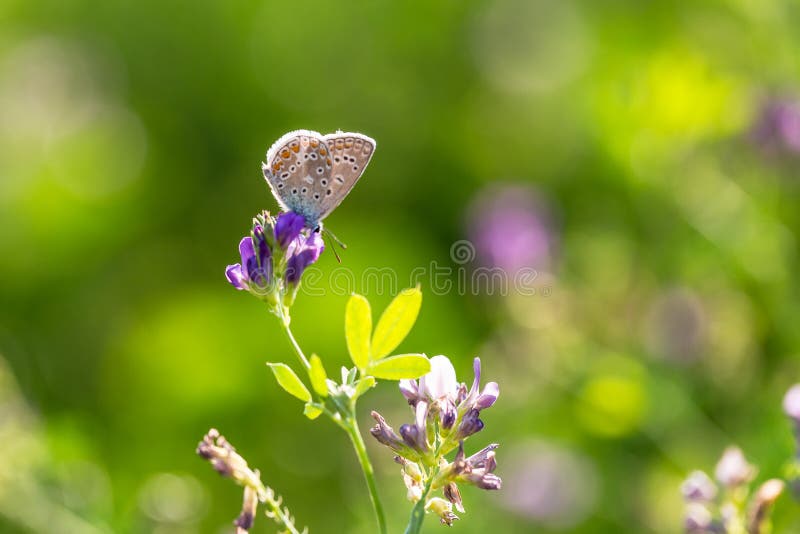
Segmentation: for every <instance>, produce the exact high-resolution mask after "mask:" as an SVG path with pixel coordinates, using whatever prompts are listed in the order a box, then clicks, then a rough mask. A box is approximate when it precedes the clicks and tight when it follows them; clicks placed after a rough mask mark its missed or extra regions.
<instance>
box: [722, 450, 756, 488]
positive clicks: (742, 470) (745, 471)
mask: <svg viewBox="0 0 800 534" xmlns="http://www.w3.org/2000/svg"><path fill="white" fill-rule="evenodd" d="M715 475H716V477H717V480H718V481H719V482H720V484H722V485H723V486H725V487H727V488H735V487H738V486H742V485H744V484H747V483H748V482H750V481H751V480H752V479H753V477H754V476H755V468H754V467H753V466H752V465H750V464H749V463H747V460H746V459H745V457H744V453H742V450H741V449H740V448H739V447H728V448H727V449H725V452H724V453H723V454H722V458H720V460H719V463H717V468H716V471H715Z"/></svg>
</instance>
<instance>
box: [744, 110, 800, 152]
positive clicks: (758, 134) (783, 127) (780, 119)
mask: <svg viewBox="0 0 800 534" xmlns="http://www.w3.org/2000/svg"><path fill="white" fill-rule="evenodd" d="M752 137H753V139H754V140H755V142H756V143H757V144H758V145H760V146H761V147H762V148H764V149H766V150H768V151H770V152H782V151H786V152H791V153H795V154H797V153H800V102H797V101H795V100H789V99H771V100H768V101H767V102H765V103H764V104H763V105H762V107H761V110H760V112H759V115H758V118H757V119H756V122H755V124H754V126H753V131H752Z"/></svg>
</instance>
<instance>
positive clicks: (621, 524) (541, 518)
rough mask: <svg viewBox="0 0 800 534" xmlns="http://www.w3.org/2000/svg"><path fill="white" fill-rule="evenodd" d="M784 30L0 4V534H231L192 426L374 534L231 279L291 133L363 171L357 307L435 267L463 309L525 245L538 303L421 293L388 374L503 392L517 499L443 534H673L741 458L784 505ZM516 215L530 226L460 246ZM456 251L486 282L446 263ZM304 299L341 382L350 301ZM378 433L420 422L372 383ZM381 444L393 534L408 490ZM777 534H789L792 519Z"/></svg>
mask: <svg viewBox="0 0 800 534" xmlns="http://www.w3.org/2000/svg"><path fill="white" fill-rule="evenodd" d="M798 28H800V4H799V3H798V2H796V1H778V0H716V1H715V0H709V1H704V2H678V1H649V2H642V1H641V0H635V1H634V0H612V1H608V2H591V1H589V0H552V1H546V0H497V1H487V0H483V1H473V0H458V1H456V0H443V1H430V0H406V1H388V0H374V1H361V0H355V1H353V2H347V3H339V4H336V3H331V2H323V1H319V0H307V1H299V2H271V1H262V0H254V1H228V2H212V1H204V0H199V1H195V2H152V1H139V2H124V1H117V0H109V1H106V2H89V1H82V0H69V1H47V0H45V1H38V2H28V1H23V0H4V1H3V2H2V3H0V303H1V305H0V363H2V365H0V454H1V455H2V461H0V531H2V532H80V533H84V532H86V533H91V532H158V533H193V532H230V531H231V530H232V526H231V521H232V520H233V518H234V517H235V516H236V514H237V513H238V510H239V507H240V499H241V492H240V491H239V490H238V489H237V488H235V487H234V486H233V485H232V484H231V483H230V482H229V481H227V480H221V479H219V477H218V476H217V475H216V474H215V473H214V472H213V471H212V470H211V469H210V468H209V466H208V465H206V463H204V462H203V461H201V460H200V459H199V458H198V457H197V456H196V455H195V454H194V447H195V445H196V443H197V441H198V440H199V439H200V438H201V437H202V435H203V433H204V432H205V431H206V430H207V429H208V428H209V427H212V426H214V427H217V428H219V429H220V431H221V432H222V433H223V434H225V435H226V436H227V437H228V438H229V439H230V440H231V442H232V443H233V444H234V445H236V446H237V448H238V449H239V451H240V452H242V454H243V455H245V457H246V458H247V459H248V460H249V461H250V463H251V465H253V466H256V467H259V468H260V469H261V470H262V473H263V475H264V480H265V481H266V482H267V483H268V484H270V485H272V486H273V487H275V488H276V489H277V490H278V491H279V492H280V493H281V494H282V495H283V496H284V498H285V500H286V502H287V504H289V505H290V507H291V508H292V511H293V512H294V513H295V515H296V516H297V518H298V522H299V523H300V524H307V525H308V526H309V527H310V529H311V532H312V533H335V532H337V533H338V532H353V533H367V532H372V531H373V530H374V527H373V518H372V515H371V510H370V507H369V503H368V500H367V493H366V489H365V486H364V483H363V480H362V478H361V474H360V472H359V470H358V467H357V464H356V461H355V458H354V455H353V454H352V451H351V450H350V447H349V443H347V440H346V438H345V436H344V434H342V433H341V432H340V431H339V430H338V429H336V428H335V427H334V426H333V425H332V424H330V423H329V422H327V421H324V420H318V421H314V422H311V421H308V420H307V419H306V418H304V417H303V416H302V414H301V410H302V406H301V404H300V403H299V402H297V401H295V400H294V399H291V398H289V397H288V396H287V395H286V394H285V393H284V392H282V391H280V390H279V389H278V387H277V386H276V385H275V383H274V381H273V379H272V378H271V376H270V374H269V372H268V369H267V368H266V367H265V366H264V362H265V361H267V360H272V361H275V360H280V359H284V360H285V361H289V362H293V360H292V356H291V351H290V347H289V346H288V344H287V342H286V341H285V339H284V337H283V336H282V334H281V332H280V330H279V328H278V323H277V321H276V320H275V319H274V318H273V317H271V316H269V315H268V314H267V313H266V311H265V310H264V308H263V306H262V305H261V304H259V302H257V301H256V299H253V298H251V297H249V296H247V295H245V294H242V293H239V292H237V291H234V290H233V289H232V288H231V287H230V286H229V285H228V284H227V282H226V281H225V278H224V276H223V271H224V268H225V266H226V265H227V264H229V263H234V262H235V261H238V259H237V250H236V245H237V243H238V240H239V238H240V237H241V236H242V235H244V233H245V232H247V231H248V228H249V224H250V218H251V217H252V216H253V215H254V214H255V213H257V212H258V211H259V210H261V209H274V208H275V204H274V200H273V199H272V198H271V195H270V194H269V192H268V189H267V187H266V184H265V183H264V181H263V178H262V177H261V172H260V163H261V161H262V159H263V157H264V153H265V151H266V149H267V148H268V146H269V145H270V144H271V143H272V142H273V141H274V140H275V139H277V138H278V137H279V136H280V135H281V134H283V133H284V132H286V131H288V130H292V129H297V128H308V129H312V130H318V131H322V132H330V131H334V130H336V129H338V128H341V129H344V130H349V131H360V132H364V133H366V134H368V135H370V136H372V137H374V138H375V139H376V140H377V141H378V149H377V152H376V155H375V158H374V159H373V161H372V163H371V165H370V167H369V169H368V170H367V172H366V174H365V176H364V178H363V179H362V181H361V182H360V183H359V184H358V186H357V187H356V188H355V189H354V190H353V192H352V194H351V195H350V196H349V197H348V198H347V200H346V201H345V202H344V203H343V204H342V206H340V208H339V209H338V210H337V211H336V212H335V213H334V214H333V215H332V216H331V217H329V219H328V220H327V221H326V222H327V225H328V226H329V227H330V228H331V229H333V230H334V231H335V232H336V234H337V235H338V236H339V237H340V238H342V239H343V240H344V241H345V242H347V244H348V245H349V248H348V249H347V251H345V253H344V255H343V264H342V266H343V267H345V268H347V269H351V270H352V272H353V273H356V275H357V276H358V274H359V273H362V272H363V271H364V270H365V269H368V268H369V267H377V268H384V267H389V268H392V269H394V270H395V272H396V273H397V275H398V280H399V286H400V287H403V286H405V285H408V283H406V281H407V280H409V276H410V273H412V271H414V269H415V268H417V267H425V266H428V265H430V262H431V261H436V262H438V264H439V265H443V266H450V267H452V268H453V271H452V273H451V277H452V280H453V281H454V282H455V281H457V278H458V276H460V275H459V273H460V272H462V271H463V270H464V269H467V270H469V269H472V268H474V266H475V265H478V263H479V262H481V261H483V262H484V264H488V265H498V264H501V265H502V263H501V262H502V261H503V258H504V257H503V256H502V254H503V247H502V246H500V250H499V252H498V251H495V252H496V253H491V254H490V253H487V252H486V248H485V247H489V248H491V247H493V246H495V245H498V243H499V244H500V245H502V244H503V243H505V242H513V239H514V238H515V236H516V235H517V234H519V233H520V232H522V233H524V231H525V229H526V227H529V226H530V225H533V226H535V227H536V228H535V230H536V231H535V232H533V234H534V237H532V238H531V239H533V241H532V242H531V241H525V240H522V241H521V242H520V243H517V244H514V245H510V248H511V250H512V256H513V255H514V254H513V252H514V251H515V250H516V251H517V252H519V250H523V251H528V252H530V253H528V254H522V255H521V256H519V255H517V256H514V257H513V258H511V259H510V260H509V261H510V262H511V264H510V266H508V267H507V268H511V267H512V266H513V267H514V268H516V267H519V266H529V267H533V268H535V269H537V272H538V275H537V277H536V281H535V284H536V288H537V291H536V292H535V294H532V295H531V294H527V295H521V294H518V292H513V291H512V292H510V294H508V295H505V296H503V295H497V294H494V295H488V294H478V295H475V294H471V293H472V292H469V291H467V292H464V291H462V292H459V291H455V290H453V291H449V292H438V293H440V294H434V292H432V291H428V289H429V288H428V287H426V283H425V282H424V281H423V291H424V292H425V298H424V303H423V308H422V313H421V315H420V318H419V321H418V323H417V326H416V327H415V329H414V330H413V331H412V334H411V336H410V337H409V338H408V339H407V340H406V341H405V342H404V344H403V345H402V346H401V349H406V350H408V351H423V352H426V353H428V354H429V355H433V354H439V353H443V354H447V355H448V356H450V358H451V359H452V360H453V361H454V362H455V364H456V366H457V370H458V371H459V374H460V378H461V379H462V380H465V381H470V380H471V359H472V357H474V356H475V355H480V356H481V357H482V359H483V364H484V379H485V380H497V381H498V382H499V383H500V387H501V396H500V399H499V401H498V403H497V405H495V407H494V408H492V409H491V410H489V411H487V412H486V413H485V417H484V420H485V421H486V429H485V430H484V431H483V432H482V433H481V434H479V435H477V436H475V437H474V438H472V439H471V440H470V442H469V445H470V446H471V447H473V448H474V449H477V448H478V447H481V446H482V445H484V444H486V443H489V442H492V441H498V442H500V443H501V444H502V446H501V448H500V449H499V451H498V453H499V454H498V462H499V467H498V474H499V475H500V476H501V477H503V479H504V489H503V490H502V491H500V492H496V493H491V494H488V493H484V492H480V491H478V490H474V489H472V488H466V489H465V490H464V501H465V506H466V508H467V513H466V514H464V515H463V517H462V520H461V521H459V522H458V523H456V526H455V527H453V531H460V532H486V531H487V529H494V530H495V531H496V532H576V533H603V532H608V533H612V532H613V533H616V532H637V533H638V532H657V533H661V532H664V533H667V532H678V531H679V529H680V525H681V514H682V504H681V500H680V496H679V492H678V487H679V484H680V481H681V480H682V478H683V477H684V475H685V474H686V473H687V472H688V471H689V470H691V469H694V468H704V469H712V468H713V465H714V463H715V461H716V459H717V457H718V455H719V454H720V453H721V451H722V449H723V447H725V446H726V445H728V444H731V443H736V444H739V445H741V446H742V447H743V448H744V450H745V452H746V454H747V455H748V458H749V459H750V460H751V461H752V462H754V463H757V464H758V465H759V466H760V468H761V474H760V475H759V478H760V479H763V478H766V477H767V476H768V475H769V474H778V473H780V469H781V466H782V465H783V463H784V462H785V461H786V460H787V458H788V457H789V456H790V455H791V454H792V452H793V447H794V444H793V441H792V437H791V432H790V428H789V425H788V423H787V422H786V421H785V420H784V417H783V416H782V414H781V411H780V400H781V397H782V395H783V393H784V391H785V390H786V388H787V387H788V386H789V385H790V384H791V383H793V382H794V381H797V380H798V379H800V364H798V357H799V356H800V354H798V352H799V351H800V329H798V326H797V325H798V316H799V315H798V312H799V311H800V309H798V308H799V307H800V305H799V303H798V302H799V301H798V290H799V289H800V284H798V283H797V281H796V279H795V278H794V276H795V274H796V272H797V269H798V260H797V257H796V235H797V233H798V231H800V209H798V201H799V200H800V184H798V180H797V178H798V168H799V167H798V156H797V153H798V152H799V151H800V114H798V115H793V113H795V114H796V113H800V112H798V110H797V107H796V104H794V103H793V101H792V98H793V97H794V96H795V93H794V91H795V90H796V89H797V79H796V77H797V73H798V72H800V54H798V51H799V50H800V32H799V31H798ZM770 106H772V107H770ZM776 106H777V107H776ZM770 110H772V111H770ZM776 110H777V111H776ZM793 128H794V129H793ZM501 184H505V185H501ZM509 187H511V188H512V189H508V188H509ZM503 191H505V193H503ZM508 191H511V192H512V194H509V193H508ZM498 199H499V200H498ZM514 199H516V200H514ZM503 202H512V203H515V205H514V206H513V207H512V208H509V209H510V210H511V211H514V210H517V211H520V210H521V211H522V212H527V213H528V215H529V218H528V219H525V217H522V220H523V221H526V220H527V221H529V223H524V222H523V224H522V227H521V228H518V227H515V226H514V225H513V224H512V223H509V225H508V226H507V227H505V228H507V230H506V231H505V232H504V231H503V228H504V224H506V223H504V222H502V218H501V219H500V221H501V222H499V223H497V225H495V226H499V230H497V231H496V232H495V234H491V232H490V235H489V237H486V235H484V236H483V237H480V234H481V231H482V230H483V229H485V228H486V225H487V224H488V223H486V221H489V220H491V217H492V216H493V215H492V214H493V213H494V214H495V215H496V213H497V212H500V213H501V214H502V213H503V212H504V211H505V208H504V207H503ZM492 210H494V211H492ZM530 221H533V222H530ZM537 225H538V226H537ZM528 229H530V228H528ZM476 234H477V235H479V237H474V236H475V235H476ZM461 239H470V240H472V241H474V242H475V245H476V250H475V251H476V254H477V255H478V257H476V258H475V261H474V262H470V263H468V264H463V263H458V262H454V261H453V260H452V259H451V257H450V252H451V245H452V244H453V243H454V242H456V241H457V240H461ZM481 239H483V240H484V241H481ZM487 241H488V245H486V244H485V243H486V242H487ZM481 243H484V245H481ZM482 247H484V248H482ZM506 248H507V249H508V248H509V247H506ZM498 254H499V256H498ZM506 259H508V258H506ZM317 266H318V267H319V268H320V269H321V270H322V272H323V273H330V272H331V271H332V270H333V269H336V268H338V267H339V266H338V265H337V263H336V261H335V259H334V258H333V255H332V254H330V252H328V253H326V254H324V255H323V257H322V259H321V260H320V262H319V264H317ZM326 280H327V278H326ZM325 283H327V282H323V283H322V286H321V287H326V286H325V285H324V284H325ZM354 289H356V290H359V291H361V292H364V293H366V294H367V296H368V297H369V298H370V300H371V301H372V302H373V309H380V308H382V307H383V306H384V305H385V304H386V303H387V302H388V301H389V299H390V297H391V295H390V294H388V292H386V291H378V290H376V289H374V288H364V287H355V288H354ZM324 293H325V294H323V295H321V296H316V295H301V296H300V297H299V299H298V302H297V304H296V306H295V309H294V312H293V317H294V324H295V329H296V334H297V336H298V338H299V339H300V341H301V343H302V344H303V345H304V346H305V348H306V350H307V351H308V352H316V353H318V354H320V355H321V356H322V358H323V361H324V362H325V365H326V367H327V368H328V372H329V374H334V372H335V370H336V369H337V368H338V367H339V366H340V365H343V364H346V363H347V362H348V359H347V356H346V350H345V343H344V336H343V312H344V305H345V302H346V296H345V295H344V294H343V293H342V292H341V291H339V292H334V291H327V292H324ZM528 293H531V292H528ZM370 409H377V410H379V411H381V412H382V413H383V414H384V415H385V416H386V417H387V419H388V420H389V421H390V423H392V424H393V425H395V426H399V424H400V423H402V422H404V421H407V420H409V419H410V413H409V412H408V411H407V408H406V407H405V403H404V401H403V399H402V398H401V397H400V395H399V393H398V392H397V390H396V386H395V385H394V384H391V383H381V384H380V385H379V387H378V388H376V390H374V391H373V392H371V393H370V394H369V395H368V396H366V397H365V398H364V399H362V402H361V410H362V413H361V420H362V422H361V424H362V430H364V431H366V428H368V426H369V424H370V419H369V417H368V412H369V410H370ZM371 441H372V440H370V443H369V446H370V451H371V455H372V459H373V463H374V464H375V466H376V470H377V471H378V482H379V485H380V491H381V493H382V495H383V497H384V501H385V503H386V505H387V506H388V515H389V522H390V525H393V528H392V531H394V532H400V531H401V529H402V528H403V526H404V525H405V521H406V518H407V514H408V512H409V510H410V504H409V503H408V502H406V501H405V489H404V487H403V485H402V481H401V479H400V476H399V473H398V466H397V465H396V464H394V463H393V462H392V459H391V454H390V453H389V452H388V451H386V450H383V449H381V448H379V447H377V446H375V444H374V443H371ZM777 515H778V517H777V519H778V525H777V527H778V528H777V531H778V532H797V531H800V510H798V508H797V506H796V505H795V504H793V503H792V502H791V501H790V500H789V499H788V498H784V499H783V500H782V501H781V503H780V504H779V507H778V514H777ZM443 528H445V527H442V526H440V525H438V524H437V522H436V521H435V520H434V519H433V518H429V520H428V521H427V524H426V526H425V532H440V531H441V529H443ZM273 531H274V528H273V525H272V524H271V523H269V522H268V521H267V520H266V518H264V517H263V516H262V517H260V518H259V519H258V520H257V523H256V527H255V529H254V532H257V533H260V532H273Z"/></svg>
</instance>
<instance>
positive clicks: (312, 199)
mask: <svg viewBox="0 0 800 534" xmlns="http://www.w3.org/2000/svg"><path fill="white" fill-rule="evenodd" d="M374 152H375V140H374V139H372V138H371V137H368V136H366V135H364V134H360V133H349V132H342V131H341V130H339V131H337V132H336V133H332V134H328V135H322V134H320V133H318V132H312V131H309V130H295V131H293V132H289V133H287V134H285V135H284V136H282V137H281V138H280V139H278V140H277V141H275V143H273V145H272V146H271V147H270V149H269V150H268V151H267V161H266V162H264V163H262V164H261V170H262V171H263V172H264V178H266V180H267V183H268V184H269V187H270V189H271V190H272V194H273V195H274V196H275V199H276V200H277V201H278V204H279V205H280V207H281V208H283V209H284V210H288V211H293V212H295V213H298V214H300V215H302V216H303V217H305V219H306V226H307V227H308V228H311V229H314V230H317V231H321V230H322V219H324V218H325V217H327V216H328V215H330V213H331V212H332V211H333V210H334V209H336V207H337V206H338V205H339V204H341V202H342V200H344V197H346V196H347V194H348V193H349V192H350V191H351V190H352V189H353V186H355V185H356V182H357V181H358V179H359V178H361V175H362V174H364V169H366V168H367V165H368V164H369V161H370V159H372V154H373V153H374Z"/></svg>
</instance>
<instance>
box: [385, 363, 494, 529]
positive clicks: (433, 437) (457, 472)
mask: <svg viewBox="0 0 800 534" xmlns="http://www.w3.org/2000/svg"><path fill="white" fill-rule="evenodd" d="M430 363H431V370H430V372H429V373H428V374H426V375H425V376H423V377H422V378H420V379H419V380H401V381H400V391H401V393H402V394H403V396H404V397H405V398H406V400H407V401H408V404H409V405H410V406H411V408H412V410H413V412H414V422H413V423H409V424H404V425H402V426H401V427H400V429H399V434H398V433H397V432H395V431H394V429H393V428H392V427H391V426H389V425H388V424H387V423H386V420H385V419H384V418H383V417H382V416H381V415H380V414H379V413H377V412H372V417H373V418H374V419H375V421H376V422H377V424H376V425H375V426H374V427H372V428H371V429H370V433H371V434H372V436H373V437H374V438H375V439H376V440H378V441H379V442H380V443H382V444H384V445H386V446H387V447H389V448H390V449H392V450H393V451H394V452H395V453H397V456H396V457H395V461H397V462H398V463H399V464H401V465H402V466H403V471H402V472H403V481H404V482H405V485H406V488H407V489H408V498H409V500H411V501H413V502H417V501H419V500H420V499H421V498H422V497H423V495H424V488H425V486H426V484H428V483H430V488H431V489H432V490H436V489H441V490H442V492H443V494H444V496H445V498H446V499H447V500H446V501H444V500H443V499H441V498H439V497H432V498H430V499H428V500H427V501H426V509H428V510H429V511H433V512H435V513H437V515H439V517H440V518H441V520H442V522H443V523H445V524H448V525H449V524H452V522H453V520H454V519H457V517H456V516H455V514H453V513H452V507H453V505H455V507H456V509H457V510H458V511H460V512H463V511H464V508H463V505H462V502H461V494H460V492H459V489H458V486H457V485H456V483H464V484H471V485H474V486H477V487H479V488H481V489H486V490H497V489H500V487H501V485H502V481H501V480H500V477H498V476H497V475H495V474H494V470H495V468H496V467H497V463H496V461H495V449H497V447H498V445H497V444H496V443H493V444H491V445H488V446H487V447H484V448H483V449H482V450H481V451H479V452H477V453H475V454H473V455H472V456H469V457H467V456H466V454H465V453H464V441H465V440H466V439H467V438H468V437H470V436H472V435H473V434H476V433H477V432H480V431H481V430H482V429H483V426H484V423H483V421H482V420H481V418H480V414H481V411H482V410H485V409H486V408H489V407H491V406H492V405H493V404H494V403H495V401H497V398H498V396H499V395H500V387H499V386H498V384H497V382H489V383H487V384H486V385H485V386H484V387H483V388H481V387H480V380H481V361H480V358H475V360H474V365H473V369H474V373H475V378H474V380H473V382H472V387H470V388H469V389H467V386H466V384H464V383H463V382H462V383H459V382H458V381H457V380H456V373H455V369H454V368H453V364H452V363H450V360H449V359H448V358H447V357H446V356H434V357H433V358H431V359H430ZM456 448H458V452H457V453H456V456H455V458H454V459H453V461H452V462H449V461H447V460H446V459H445V457H444V456H445V455H446V454H447V453H449V452H451V451H452V450H454V449H456ZM445 503H447V504H445Z"/></svg>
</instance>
